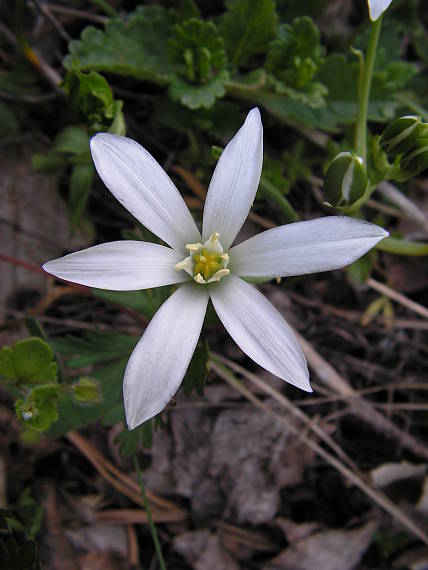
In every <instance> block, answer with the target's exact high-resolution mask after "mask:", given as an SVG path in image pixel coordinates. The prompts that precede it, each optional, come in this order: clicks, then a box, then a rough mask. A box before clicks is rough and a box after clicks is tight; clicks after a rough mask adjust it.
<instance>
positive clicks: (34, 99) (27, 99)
mask: <svg viewBox="0 0 428 570" xmlns="http://www.w3.org/2000/svg"><path fill="white" fill-rule="evenodd" d="M57 97H58V91H52V92H51V93H40V94H26V93H9V92H8V91H0V99H6V101H13V102H14V103H28V104H29V105H39V104H40V103H49V102H50V101H53V100H54V99H56V98H57Z"/></svg>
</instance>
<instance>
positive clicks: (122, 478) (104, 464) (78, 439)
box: [66, 431, 187, 520]
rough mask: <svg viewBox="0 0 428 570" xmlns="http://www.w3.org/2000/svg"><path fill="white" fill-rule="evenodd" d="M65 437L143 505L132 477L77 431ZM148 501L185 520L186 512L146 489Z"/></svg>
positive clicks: (104, 475) (97, 467)
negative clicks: (173, 512)
mask: <svg viewBox="0 0 428 570" xmlns="http://www.w3.org/2000/svg"><path fill="white" fill-rule="evenodd" d="M66 437H67V439H68V440H69V441H70V442H71V443H72V444H73V445H74V446H75V447H77V449H79V451H80V452H81V453H83V455H84V456H85V457H86V458H87V459H88V461H90V463H92V465H93V466H94V467H95V469H96V470H97V471H98V472H99V473H100V474H101V475H102V476H103V477H104V478H105V479H106V480H107V481H108V482H109V483H110V484H111V485H112V486H113V487H114V488H115V489H117V490H118V491H120V492H121V493H122V494H124V495H125V496H127V497H129V498H130V499H131V500H132V501H134V502H135V503H137V504H138V505H142V506H144V503H143V500H142V498H141V495H140V488H139V485H138V483H137V482H136V481H134V479H132V478H131V477H129V475H126V474H125V473H122V471H120V469H118V468H117V467H115V466H114V465H113V464H112V463H110V461H107V459H106V458H105V457H104V456H103V455H102V453H100V452H99V451H98V449H96V447H95V446H94V445H92V443H90V442H89V441H88V440H87V439H85V438H84V437H83V436H81V435H80V434H79V433H77V431H70V432H68V434H67V435H66ZM146 493H147V497H148V499H149V501H150V502H151V503H152V504H153V505H154V506H155V507H158V508H159V509H164V510H165V509H169V510H170V511H175V512H176V513H177V516H178V515H179V513H180V514H181V516H182V518H181V520H185V519H186V517H187V514H186V512H185V511H184V510H183V509H180V508H179V507H177V506H176V505H174V503H172V502H171V501H168V500H167V499H163V498H161V497H158V496H157V495H155V494H154V493H152V492H150V491H149V490H147V491H146Z"/></svg>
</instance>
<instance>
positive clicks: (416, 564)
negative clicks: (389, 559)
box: [393, 547, 428, 570]
mask: <svg viewBox="0 0 428 570" xmlns="http://www.w3.org/2000/svg"><path fill="white" fill-rule="evenodd" d="M393 567H394V568H398V569H399V570H403V569H404V568H405V569H406V570H427V568H428V548H426V547H422V548H420V547H418V548H412V549H411V550H406V552H404V553H403V554H401V555H400V556H399V557H398V558H397V559H396V560H394V562H393Z"/></svg>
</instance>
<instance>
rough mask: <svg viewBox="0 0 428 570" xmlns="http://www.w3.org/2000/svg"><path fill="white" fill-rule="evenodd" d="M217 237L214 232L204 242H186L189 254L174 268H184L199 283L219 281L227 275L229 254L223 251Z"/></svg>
mask: <svg viewBox="0 0 428 570" xmlns="http://www.w3.org/2000/svg"><path fill="white" fill-rule="evenodd" d="M219 237H220V234H219V233H218V232H214V233H213V234H212V235H211V236H210V238H209V239H208V240H207V241H206V242H205V243H204V244H201V243H188V244H187V245H186V249H187V250H188V252H189V256H188V257H186V259H183V261H180V262H179V263H176V264H175V266H174V267H175V269H178V270H180V269H184V271H186V272H187V273H189V275H192V277H193V279H194V280H195V281H196V283H200V284H206V283H212V282H214V281H220V279H221V278H222V277H225V276H226V275H229V273H230V271H229V269H227V265H228V263H229V255H228V254H227V253H223V247H222V245H221V243H220V241H219V239H218V238H219Z"/></svg>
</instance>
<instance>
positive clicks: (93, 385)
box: [72, 377, 101, 404]
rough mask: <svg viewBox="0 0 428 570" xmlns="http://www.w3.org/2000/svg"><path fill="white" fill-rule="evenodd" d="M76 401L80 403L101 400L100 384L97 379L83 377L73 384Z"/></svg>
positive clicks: (95, 402)
mask: <svg viewBox="0 0 428 570" xmlns="http://www.w3.org/2000/svg"><path fill="white" fill-rule="evenodd" d="M72 389H73V397H74V401H75V402H76V403H79V404H98V403H99V402H101V390H100V385H99V383H98V382H97V381H96V380H93V379H92V378H88V377H82V378H80V379H79V381H78V382H76V383H75V384H73V386H72Z"/></svg>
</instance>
